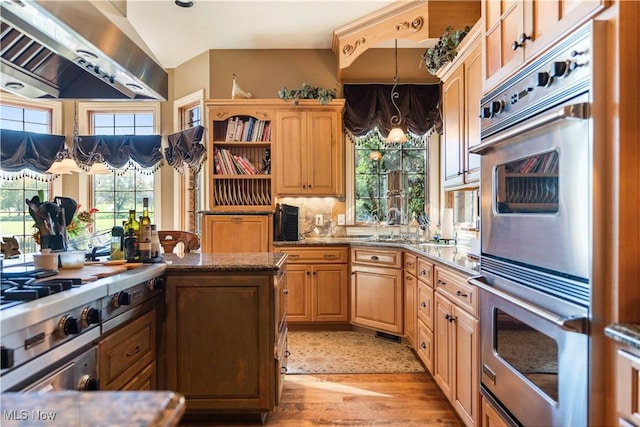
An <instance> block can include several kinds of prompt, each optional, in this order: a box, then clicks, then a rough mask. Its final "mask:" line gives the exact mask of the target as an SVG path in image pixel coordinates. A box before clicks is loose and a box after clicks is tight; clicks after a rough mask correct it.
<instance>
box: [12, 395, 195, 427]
mask: <svg viewBox="0 0 640 427" xmlns="http://www.w3.org/2000/svg"><path fill="white" fill-rule="evenodd" d="M0 401H1V402H2V412H3V416H2V425H3V426H6V427H10V426H16V427H17V426H25V425H39V426H47V425H51V426H53V425H57V426H66V427H76V426H77V427H80V426H89V425H90V426H93V427H107V426H119V427H127V426H132V427H133V426H147V427H171V426H176V425H178V423H179V422H180V418H181V417H182V414H183V413H184V410H185V400H184V397H183V396H182V395H180V394H179V393H173V392H171V391H140V392H133V391H132V392H108V391H107V392H101V391H96V392H91V393H81V392H77V391H61V392H55V393H36V392H34V393H3V394H2V395H0Z"/></svg>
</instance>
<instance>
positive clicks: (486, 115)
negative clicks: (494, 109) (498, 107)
mask: <svg viewBox="0 0 640 427" xmlns="http://www.w3.org/2000/svg"><path fill="white" fill-rule="evenodd" d="M480 118H481V119H490V118H491V109H490V108H489V107H482V108H481V109H480Z"/></svg>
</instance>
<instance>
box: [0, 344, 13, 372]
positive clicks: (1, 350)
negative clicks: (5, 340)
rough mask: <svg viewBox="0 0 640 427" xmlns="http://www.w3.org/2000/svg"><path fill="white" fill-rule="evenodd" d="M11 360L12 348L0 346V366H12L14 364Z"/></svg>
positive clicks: (2, 367) (4, 367)
mask: <svg viewBox="0 0 640 427" xmlns="http://www.w3.org/2000/svg"><path fill="white" fill-rule="evenodd" d="M14 363H15V362H14V360H13V349H12V348H6V347H5V346H2V347H0V368H1V369H8V368H12V367H13V364H14Z"/></svg>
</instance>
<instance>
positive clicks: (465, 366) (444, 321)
mask: <svg viewBox="0 0 640 427" xmlns="http://www.w3.org/2000/svg"><path fill="white" fill-rule="evenodd" d="M434 274H435V282H436V292H435V311H434V335H435V357H434V372H433V376H434V378H435V380H436V383H438V385H439V386H440V388H441V389H442V391H443V392H444V394H445V395H446V396H447V398H448V399H449V401H450V402H451V404H452V405H453V407H454V408H455V409H456V411H457V413H458V415H459V416H460V418H462V420H463V421H464V423H465V424H466V425H467V426H473V425H476V426H477V425H479V423H480V393H479V373H478V364H479V321H478V318H477V312H478V305H477V296H476V295H477V291H476V290H475V288H473V287H472V286H471V285H468V284H467V282H466V278H465V277H463V276H460V275H458V274H457V273H454V272H452V271H449V270H448V269H445V268H443V267H439V266H437V267H436V268H435V273H434Z"/></svg>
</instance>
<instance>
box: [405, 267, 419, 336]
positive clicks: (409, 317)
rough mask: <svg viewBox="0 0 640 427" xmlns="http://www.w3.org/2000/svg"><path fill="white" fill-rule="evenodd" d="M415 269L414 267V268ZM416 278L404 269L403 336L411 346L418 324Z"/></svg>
mask: <svg viewBox="0 0 640 427" xmlns="http://www.w3.org/2000/svg"><path fill="white" fill-rule="evenodd" d="M414 270H415V268H414ZM417 284H418V279H416V276H414V275H413V274H410V273H408V272H407V271H406V270H405V273H404V310H403V311H404V337H405V338H406V340H407V341H408V342H409V344H410V345H411V347H414V345H415V342H416V328H417V326H418V305H417V304H416V298H417V295H418V286H417Z"/></svg>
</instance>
